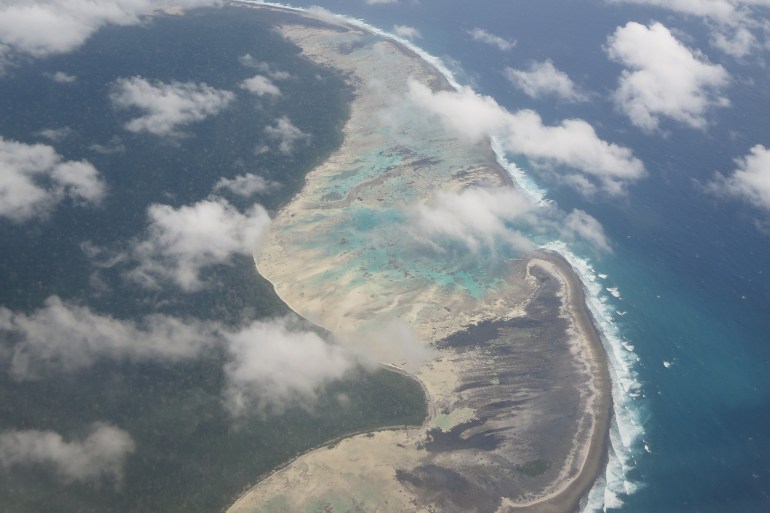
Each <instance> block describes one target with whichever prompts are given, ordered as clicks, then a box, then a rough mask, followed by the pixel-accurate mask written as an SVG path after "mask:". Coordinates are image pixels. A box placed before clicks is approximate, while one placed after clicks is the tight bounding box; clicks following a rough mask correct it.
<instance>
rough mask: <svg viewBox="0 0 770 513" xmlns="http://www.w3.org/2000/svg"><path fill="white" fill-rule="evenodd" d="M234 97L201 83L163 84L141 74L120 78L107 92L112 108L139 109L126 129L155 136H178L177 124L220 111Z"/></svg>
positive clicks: (192, 121)
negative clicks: (137, 115)
mask: <svg viewBox="0 0 770 513" xmlns="http://www.w3.org/2000/svg"><path fill="white" fill-rule="evenodd" d="M234 98H235V95H234V94H233V93H232V92H230V91H223V90H221V89H215V88H213V87H211V86H209V85H207V84H204V83H194V82H176V81H175V82H171V83H170V84H167V83H164V82H158V81H152V82H150V81H148V80H146V79H144V78H142V77H131V78H121V79H119V80H117V81H116V82H115V83H114V84H113V85H112V91H111V93H110V99H111V100H112V105H113V106H114V107H115V108H118V109H136V110H139V111H140V112H142V115H141V116H139V117H138V118H134V119H132V120H131V121H129V122H128V123H126V125H125V128H126V130H129V131H131V132H148V133H151V134H154V135H158V136H179V135H181V132H179V129H180V128H181V127H183V126H185V125H188V124H190V123H194V122H197V121H202V120H204V119H206V118H207V117H209V116H213V115H215V114H218V113H220V112H221V111H222V110H224V109H225V108H227V106H228V105H229V104H230V102H231V101H232V100H233V99H234Z"/></svg>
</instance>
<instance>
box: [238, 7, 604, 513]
mask: <svg viewBox="0 0 770 513" xmlns="http://www.w3.org/2000/svg"><path fill="white" fill-rule="evenodd" d="M263 8H264V7H263ZM295 16H296V19H294V18H292V21H291V22H286V23H284V24H283V25H282V26H281V27H280V29H281V31H282V33H283V34H284V36H285V37H286V38H288V39H289V40H291V41H292V42H294V43H295V44H297V45H298V46H299V47H300V48H301V49H302V52H303V54H304V55H305V56H306V57H307V58H308V59H310V60H312V61H314V62H317V63H321V64H323V65H325V66H328V67H330V68H332V69H334V70H336V71H337V72H339V73H342V74H343V75H345V76H346V77H347V79H348V81H349V83H350V85H351V87H352V88H353V89H354V91H355V98H354V100H353V101H352V104H351V106H350V118H349V120H348V122H347V123H346V125H345V127H344V142H343V144H342V145H341V147H340V148H339V149H338V150H337V151H336V152H335V153H333V154H332V155H331V156H330V157H329V158H328V159H327V160H326V161H325V162H323V163H322V164H320V165H319V166H318V167H316V168H315V169H314V170H312V171H311V172H310V173H309V174H308V175H307V177H306V183H305V186H304V188H303V189H302V191H301V192H300V193H299V194H298V195H297V196H295V197H294V198H293V199H292V201H291V202H290V203H289V204H288V205H286V206H285V207H284V208H283V209H282V210H281V211H280V212H279V213H278V214H277V216H276V218H275V220H274V222H273V226H272V229H271V232H270V234H269V236H268V238H267V241H266V242H265V244H264V247H263V250H262V253H261V254H260V256H259V258H258V262H257V266H258V269H259V272H260V273H261V274H262V275H263V276H265V277H266V278H267V279H268V280H270V281H271V282H272V283H273V285H274V286H275V289H276V291H277V293H278V295H279V296H280V297H281V298H282V299H283V300H284V301H285V302H286V303H287V304H288V305H289V306H290V307H291V308H292V309H293V310H294V311H296V312H297V313H299V314H300V315H302V316H304V317H306V318H308V319H310V320H311V321H313V322H315V323H317V324H319V325H320V326H323V327H324V328H326V329H328V330H329V331H331V332H332V333H335V334H336V336H337V337H339V338H340V339H343V340H346V342H347V343H348V344H349V345H351V346H353V347H354V348H357V350H359V352H360V353H361V354H368V355H375V356H376V357H377V358H378V359H379V360H380V362H381V363H382V364H387V365H391V366H393V367H395V368H398V369H401V370H403V371H405V372H409V373H410V374H411V375H413V376H414V377H415V378H416V379H418V380H419V381H420V382H421V383H422V385H423V386H424V388H425V390H426V393H427V397H428V401H429V414H428V418H427V420H426V422H425V423H424V424H423V426H421V427H420V428H411V429H403V430H388V431H380V432H376V433H367V434H361V435H357V436H353V437H350V438H347V439H345V440H342V441H341V442H339V443H338V444H336V445H334V446H333V447H330V448H326V447H325V448H321V449H317V450H315V451H312V452H310V453H308V454H305V455H303V456H301V457H299V458H298V459H296V460H295V461H293V462H291V463H290V464H288V465H287V466H286V467H284V468H282V469H280V470H278V471H276V472H274V473H273V474H271V475H270V476H268V477H266V478H265V479H263V480H262V481H261V482H259V483H258V484H257V485H256V486H254V487H253V488H252V489H251V490H249V491H248V492H246V493H245V494H244V495H243V496H242V497H240V498H239V499H238V501H237V502H236V503H235V504H233V505H232V507H231V508H230V509H229V510H228V511H229V513H245V512H263V513H267V512H289V511H291V512H315V511H328V512H346V511H388V512H390V511H392V512H429V511H447V512H453V511H457V512H485V513H486V512H490V513H491V512H494V511H512V510H516V511H528V512H567V511H571V510H573V509H575V508H576V507H577V504H578V500H579V499H580V497H581V496H583V495H584V494H585V493H586V492H587V490H588V488H589V487H590V485H591V483H592V482H593V480H594V479H595V477H596V475H597V473H598V470H599V468H600V466H601V463H602V460H603V457H604V454H605V439H606V434H607V429H608V417H609V377H608V373H607V367H606V361H605V358H604V354H603V350H602V347H601V342H600V340H599V337H598V334H597V332H596V330H595V328H594V326H593V324H592V322H591V318H590V314H589V313H588V312H587V310H586V307H585V303H584V301H583V291H582V286H581V284H580V282H579V280H578V279H577V277H576V276H575V275H574V273H573V272H572V270H571V269H570V267H569V265H568V264H567V263H566V262H565V261H564V260H563V259H561V258H560V257H559V256H558V255H554V254H550V253H545V252H535V253H530V254H518V255H513V256H512V257H511V258H509V259H507V260H506V261H505V263H504V265H485V264H484V263H483V262H482V263H480V264H479V265H468V262H467V260H463V261H462V262H459V261H458V260H457V259H456V258H455V256H456V255H455V254H454V253H453V252H451V251H450V252H440V251H431V250H430V248H426V246H425V243H424V241H421V240H420V238H419V237H417V236H415V234H414V232H413V230H412V227H411V219H412V218H411V217H410V216H411V215H412V213H413V212H414V211H415V208H417V207H418V206H419V205H424V204H428V203H430V201H431V200H432V199H433V198H434V197H435V195H436V194H437V193H438V192H441V191H443V192H449V193H451V192H459V191H463V190H467V189H469V188H473V187H486V188H489V187H511V186H512V184H511V181H510V178H509V177H508V175H507V174H506V172H505V170H504V169H502V168H501V167H500V166H499V165H498V164H497V162H496V160H495V155H494V153H493V152H492V150H491V148H490V145H489V144H488V143H486V142H485V143H483V144H475V143H469V142H468V141H466V140H463V139H461V138H459V137H458V136H456V135H455V134H454V133H452V132H451V131H449V130H447V129H445V128H444V127H443V126H441V125H440V124H437V123H435V122H430V121H426V122H420V121H419V120H417V121H416V120H415V118H414V117H413V116H409V115H406V114H404V112H403V109H409V106H408V102H405V101H404V100H403V99H404V98H405V97H406V96H407V95H408V91H409V87H410V86H409V81H410V80H413V81H416V82H418V83H421V84H423V85H425V86H427V87H429V88H430V89H432V90H433V91H438V90H445V89H449V88H450V86H449V84H448V83H447V81H446V79H445V78H444V77H443V76H442V75H441V74H440V73H439V72H438V71H437V70H436V69H434V68H433V67H432V66H431V65H430V64H429V63H427V62H426V61H424V60H422V59H421V58H419V57H418V56H417V55H416V54H414V53H412V52H411V51H410V50H409V49H408V48H406V47H404V46H403V45H401V44H399V43H398V42H395V41H392V40H389V39H386V38H383V37H380V36H377V35H374V34H371V33H369V32H367V31H365V30H362V29H359V28H356V27H353V26H349V25H344V24H339V25H337V24H335V25H325V24H319V23H318V20H314V19H312V18H311V20H312V21H303V20H304V19H305V18H304V15H300V14H297V15H295ZM487 264H488V262H487ZM394 325H397V326H402V325H403V326H408V327H409V328H410V330H411V331H412V332H413V333H414V337H413V338H412V337H409V336H407V335H406V334H404V332H403V330H401V331H399V330H394V329H392V326H394ZM383 334H385V340H383V339H382V335H383Z"/></svg>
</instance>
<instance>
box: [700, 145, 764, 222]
mask: <svg viewBox="0 0 770 513" xmlns="http://www.w3.org/2000/svg"><path fill="white" fill-rule="evenodd" d="M736 165H737V167H736V169H735V170H733V172H732V173H731V174H730V175H728V176H725V175H717V176H716V177H715V178H714V180H713V181H712V182H711V183H710V184H709V185H708V188H709V189H710V190H711V191H712V192H714V193H716V194H720V195H728V196H732V197H735V198H739V199H742V200H744V201H747V202H748V203H750V204H752V205H754V206H755V207H758V208H761V209H764V210H767V211H770V149H768V148H766V147H765V146H762V145H761V144H758V145H756V146H754V147H753V148H751V150H750V151H749V153H748V154H747V155H746V156H744V157H742V158H740V159H737V160H736Z"/></svg>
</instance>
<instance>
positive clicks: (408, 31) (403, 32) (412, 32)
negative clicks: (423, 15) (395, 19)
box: [393, 25, 422, 39]
mask: <svg viewBox="0 0 770 513" xmlns="http://www.w3.org/2000/svg"><path fill="white" fill-rule="evenodd" d="M393 33H394V34H396V35H397V36H400V37H405V38H406V39H419V38H421V37H422V34H420V31H419V30H417V29H416V28H414V27H410V26H408V25H393Z"/></svg>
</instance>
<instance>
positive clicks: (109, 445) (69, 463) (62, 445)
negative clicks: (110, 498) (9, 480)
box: [0, 423, 134, 486]
mask: <svg viewBox="0 0 770 513" xmlns="http://www.w3.org/2000/svg"><path fill="white" fill-rule="evenodd" d="M133 452H134V441H133V440H132V438H131V436H130V435H129V434H128V433H126V432H125V431H123V430H122V429H118V428H116V427H113V426H110V425H108V424H101V423H97V424H93V425H92V426H91V429H90V432H89V433H88V435H87V436H86V437H85V438H83V439H81V440H71V441H66V440H64V438H63V437H62V436H61V435H60V434H59V433H56V432H54V431H37V430H26V431H3V432H0V465H2V466H3V467H4V468H6V469H9V468H11V467H14V466H28V465H41V466H45V467H50V468H52V469H53V470H54V471H55V472H56V474H57V475H58V476H59V477H60V478H61V479H62V480H63V481H65V482H72V481H78V482H98V481H102V480H111V481H113V482H114V483H115V485H116V486H119V485H120V484H121V482H122V481H123V468H124V465H125V462H126V458H127V457H128V455H129V454H131V453H133Z"/></svg>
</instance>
